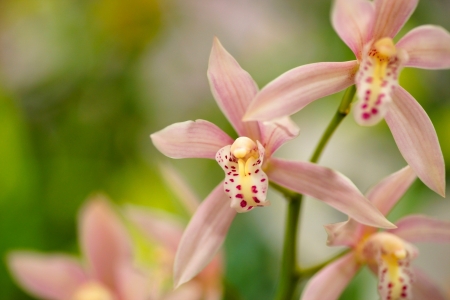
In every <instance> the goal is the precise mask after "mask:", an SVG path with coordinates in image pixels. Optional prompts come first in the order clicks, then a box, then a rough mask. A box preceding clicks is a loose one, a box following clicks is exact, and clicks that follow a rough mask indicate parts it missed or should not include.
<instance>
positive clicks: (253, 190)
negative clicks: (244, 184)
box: [252, 185, 258, 194]
mask: <svg viewBox="0 0 450 300" xmlns="http://www.w3.org/2000/svg"><path fill="white" fill-rule="evenodd" d="M252 192H253V193H255V194H256V193H257V192H258V190H257V189H256V185H252Z"/></svg>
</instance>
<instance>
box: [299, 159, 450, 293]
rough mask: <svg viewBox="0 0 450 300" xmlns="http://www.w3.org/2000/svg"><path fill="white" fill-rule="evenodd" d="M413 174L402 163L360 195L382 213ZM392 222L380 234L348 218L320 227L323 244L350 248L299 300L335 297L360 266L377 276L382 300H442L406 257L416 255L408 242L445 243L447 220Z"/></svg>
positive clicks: (449, 239) (449, 234) (416, 218)
mask: <svg viewBox="0 0 450 300" xmlns="http://www.w3.org/2000/svg"><path fill="white" fill-rule="evenodd" d="M415 178H416V176H415V174H414V172H413V171H412V169H411V168H410V167H409V166H407V167H405V168H403V169H401V170H400V171H398V172H396V173H394V174H392V175H390V176H388V177H387V178H385V179H384V180H382V181H381V182H380V183H378V184H377V185H376V186H374V187H373V188H372V189H371V190H370V191H369V192H368V193H367V194H366V196H367V198H368V199H370V200H371V201H372V203H373V204H374V205H375V206H376V207H377V208H378V209H379V210H380V211H381V212H382V213H384V214H387V213H388V212H389V210H391V208H392V207H393V206H394V205H395V204H396V203H397V201H398V200H399V199H400V197H401V196H402V195H403V194H404V192H405V191H406V190H407V189H408V187H409V186H410V185H411V183H412V182H413V181H414V180H415ZM396 225H397V226H398V227H397V228H396V229H393V230H389V231H382V232H377V230H376V228H373V227H369V226H365V225H362V224H360V223H358V222H356V221H355V220H353V219H349V220H348V221H347V222H341V223H336V224H330V225H326V226H325V229H326V230H327V233H328V241H327V244H328V245H330V246H347V247H350V248H351V249H352V251H351V252H350V253H348V254H346V255H344V256H343V257H341V258H339V259H337V260H336V261H334V262H333V263H331V264H329V265H328V266H326V267H325V268H324V269H322V270H321V271H320V272H318V273H317V274H316V275H315V276H314V277H313V278H312V279H311V280H310V281H309V283H308V284H307V286H306V288H305V291H304V293H303V296H302V299H303V300H316V299H317V300H319V299H320V300H322V299H327V300H333V299H338V298H339V295H340V294H341V293H342V291H343V290H344V288H345V286H346V285H347V284H348V283H349V282H350V280H351V279H352V277H353V276H354V275H355V274H356V272H357V271H358V270H359V268H360V267H361V266H362V265H363V264H367V265H368V266H369V268H370V269H371V270H372V271H373V272H374V273H376V274H378V282H379V284H378V293H379V294H380V296H381V299H382V300H388V299H389V300H401V299H417V300H419V299H433V300H444V299H446V297H445V296H444V295H443V293H442V292H441V291H440V289H439V288H438V287H437V286H436V285H435V284H433V282H432V281H431V280H430V279H428V277H427V276H426V275H425V274H424V273H423V272H421V271H420V270H419V269H417V268H413V267H411V260H412V259H414V258H415V257H416V256H417V254H418V251H417V249H416V248H415V246H413V245H412V244H411V243H415V242H438V243H442V242H450V222H449V221H439V220H435V219H432V218H429V217H427V216H423V215H410V216H407V217H404V218H402V219H401V220H399V221H398V222H397V223H396ZM324 287H326V288H324Z"/></svg>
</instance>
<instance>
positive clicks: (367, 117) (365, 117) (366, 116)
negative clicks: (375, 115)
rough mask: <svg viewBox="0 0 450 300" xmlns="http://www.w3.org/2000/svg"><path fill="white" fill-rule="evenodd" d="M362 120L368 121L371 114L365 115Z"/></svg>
mask: <svg viewBox="0 0 450 300" xmlns="http://www.w3.org/2000/svg"><path fill="white" fill-rule="evenodd" d="M362 118H363V119H364V120H367V119H369V118H370V114H369V113H363V114H362Z"/></svg>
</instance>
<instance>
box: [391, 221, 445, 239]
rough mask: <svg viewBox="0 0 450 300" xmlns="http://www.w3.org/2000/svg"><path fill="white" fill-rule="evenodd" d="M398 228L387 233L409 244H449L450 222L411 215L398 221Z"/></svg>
mask: <svg viewBox="0 0 450 300" xmlns="http://www.w3.org/2000/svg"><path fill="white" fill-rule="evenodd" d="M396 225H397V226H398V228H396V229H393V230H390V231H389V232H391V233H393V234H395V235H397V236H399V237H401V238H402V239H404V240H406V241H408V242H411V243H416V242H434V243H449V242H450V221H442V220H436V219H433V218H430V217H427V216H424V215H412V216H408V217H405V218H402V219H400V220H399V221H398V222H397V223H396Z"/></svg>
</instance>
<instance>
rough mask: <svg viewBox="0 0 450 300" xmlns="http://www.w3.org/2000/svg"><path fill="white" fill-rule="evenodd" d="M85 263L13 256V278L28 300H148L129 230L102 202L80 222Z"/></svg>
mask: <svg viewBox="0 0 450 300" xmlns="http://www.w3.org/2000/svg"><path fill="white" fill-rule="evenodd" d="M79 238H80V245H81V251H82V253H83V254H84V259H85V260H84V261H82V262H80V261H79V260H78V259H76V258H74V257H71V256H69V255H65V254H40V253H36V252H32V251H14V252H12V253H10V254H9V256H8V265H9V268H10V270H11V273H12V275H13V277H14V278H15V279H16V280H17V282H18V283H19V284H20V285H21V286H22V287H23V288H24V289H25V290H27V291H28V292H29V293H30V294H32V295H34V296H36V297H39V298H42V299H49V300H92V299H96V300H148V299H150V298H149V294H148V286H149V282H148V278H147V277H145V276H144V275H143V274H142V273H141V272H140V271H138V270H136V269H135V268H134V266H133V264H132V260H133V257H132V245H131V241H130V239H129V237H128V234H127V232H126V231H125V228H124V227H123V225H122V224H121V222H120V220H119V219H118V217H117V216H116V214H115V213H114V211H113V210H112V208H111V207H110V205H109V204H108V201H107V200H106V199H104V198H103V197H101V196H97V197H94V198H93V199H91V200H90V201H89V202H88V203H87V204H86V206H85V207H84V208H83V210H82V211H81V213H80V216H79Z"/></svg>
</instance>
